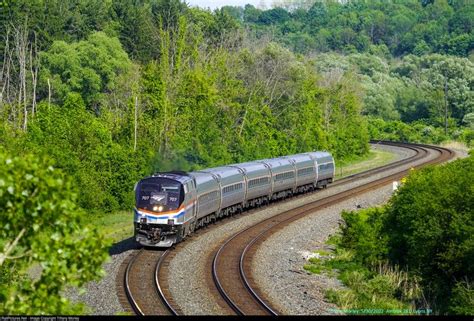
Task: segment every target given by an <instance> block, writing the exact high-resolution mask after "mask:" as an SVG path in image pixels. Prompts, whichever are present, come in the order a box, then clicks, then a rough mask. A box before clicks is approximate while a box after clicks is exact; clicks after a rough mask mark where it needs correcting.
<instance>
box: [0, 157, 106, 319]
mask: <svg viewBox="0 0 474 321" xmlns="http://www.w3.org/2000/svg"><path fill="white" fill-rule="evenodd" d="M0 163H1V164H2V165H1V166H0V207H1V208H2V216H1V221H2V222H1V223H2V224H1V228H0V248H1V249H2V250H1V253H0V272H1V273H0V275H2V276H5V275H7V276H8V277H7V278H2V277H0V278H2V280H6V282H2V283H1V284H0V298H1V300H0V312H1V313H2V314H36V315H39V314H69V313H74V314H77V313H79V312H80V311H81V307H80V306H77V305H72V304H71V303H70V302H68V301H67V300H66V299H64V298H62V297H61V295H60V292H61V291H63V290H64V288H65V286H67V285H68V286H70V285H73V286H79V287H80V286H82V285H84V284H85V282H87V281H90V280H93V279H97V278H98V277H100V276H101V275H102V269H101V265H102V263H103V262H104V260H105V259H106V257H107V252H106V251H104V248H105V246H106V245H107V242H106V241H105V240H104V237H103V236H102V235H101V234H100V233H98V231H97V230H96V229H95V228H92V227H90V226H86V224H85V221H84V214H83V212H82V211H81V210H80V209H79V208H78V207H77V205H76V204H75V203H76V200H77V194H76V193H75V190H74V189H73V188H72V185H71V182H70V180H69V179H66V178H65V175H64V174H63V173H62V171H61V170H59V169H56V168H54V167H53V165H52V163H51V161H47V160H41V159H40V158H38V157H37V156H33V155H31V154H30V155H22V156H21V157H18V156H16V157H13V156H12V155H10V154H9V153H6V152H4V151H1V152H0Z"/></svg>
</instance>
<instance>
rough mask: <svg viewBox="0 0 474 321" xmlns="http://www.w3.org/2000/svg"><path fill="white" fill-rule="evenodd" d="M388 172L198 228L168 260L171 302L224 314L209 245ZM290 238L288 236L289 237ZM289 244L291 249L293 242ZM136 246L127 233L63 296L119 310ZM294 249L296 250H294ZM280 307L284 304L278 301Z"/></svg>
mask: <svg viewBox="0 0 474 321" xmlns="http://www.w3.org/2000/svg"><path fill="white" fill-rule="evenodd" d="M376 148H377V149H383V150H387V151H391V152H394V153H395V154H396V155H397V156H396V158H395V159H394V160H393V161H396V160H398V159H402V158H407V157H409V156H411V155H413V153H414V152H413V151H411V150H407V149H401V148H398V147H392V146H384V145H378V146H376ZM408 167H409V166H407V168H408ZM391 172H393V171H387V172H385V173H383V174H379V175H377V177H370V178H366V179H363V180H361V181H359V182H358V183H352V184H345V185H341V186H334V187H333V188H328V189H326V190H321V191H319V192H316V193H313V194H309V195H305V196H302V197H298V198H295V199H292V200H290V201H287V202H281V203H277V204H274V205H272V206H269V207H267V208H264V209H261V210H259V211H252V212H248V213H245V214H243V215H241V216H239V217H238V218H237V219H232V220H224V221H223V222H222V223H220V224H219V226H213V227H212V228H209V229H208V230H207V231H205V233H202V232H201V233H200V234H201V235H199V236H197V237H193V238H192V239H189V240H187V241H186V242H185V246H184V247H183V249H182V250H180V251H179V252H178V253H177V254H176V256H175V257H174V258H173V260H172V261H171V262H170V267H169V270H170V275H169V284H170V292H171V294H172V296H173V299H174V301H175V302H176V303H177V305H179V307H180V308H181V310H182V311H183V312H184V313H185V314H223V313H224V311H223V310H222V309H221V308H220V307H219V306H217V304H216V303H215V302H214V301H213V296H212V295H211V294H210V293H209V290H208V289H207V284H206V282H205V279H204V274H205V273H210V271H207V270H206V267H205V263H206V260H207V256H208V253H209V249H210V248H214V247H215V246H217V244H218V243H219V242H221V241H222V240H224V239H225V238H228V237H230V236H231V235H233V234H234V233H236V232H237V231H238V230H240V229H242V228H244V227H248V226H250V225H252V224H255V223H256V222H258V221H260V220H262V219H265V218H267V217H271V216H274V215H276V214H278V213H281V212H282V211H285V210H289V209H291V208H293V207H295V206H298V205H303V204H305V203H308V202H311V201H314V200H316V199H320V198H323V197H326V196H328V195H330V194H333V193H337V192H340V191H342V190H345V189H348V188H353V187H355V186H357V185H359V184H363V183H365V182H367V181H370V180H373V179H376V178H378V177H382V176H385V175H389V174H390V173H391ZM372 194H373V193H371V198H372ZM351 201H352V200H351ZM351 201H349V202H351ZM352 202H354V201H352ZM326 210H328V209H326ZM328 217H330V218H328V220H327V223H325V222H322V221H321V222H320V223H318V224H316V225H314V226H313V229H314V231H313V233H314V234H317V235H319V234H321V235H326V234H324V233H327V232H323V231H320V230H322V229H323V230H328V229H330V228H336V227H337V219H336V217H335V216H334V217H332V216H330V215H329V216H328ZM318 226H319V227H318ZM285 231H286V229H285ZM283 232H284V231H281V233H283ZM277 235H279V234H277ZM269 240H270V239H269ZM289 240H291V238H290V239H289ZM288 242H290V241H288ZM288 242H287V243H288ZM295 246H296V245H295ZM294 248H295V249H296V248H297V247H294ZM135 249H136V245H135V242H134V241H133V238H129V239H126V240H123V241H121V242H119V243H117V244H116V245H115V246H114V247H113V248H112V250H111V251H110V253H111V255H110V260H109V262H107V263H105V264H104V269H105V271H106V275H105V277H104V278H103V279H102V280H100V281H98V282H89V283H88V284H87V285H86V287H85V289H86V293H84V294H82V295H79V294H78V293H77V291H76V290H75V289H69V290H68V291H66V296H67V297H69V298H70V299H72V300H73V301H76V302H77V301H81V302H84V303H85V304H86V305H87V306H88V307H89V308H90V311H89V312H90V313H91V314H100V315H113V314H118V313H123V312H124V310H123V308H122V306H121V305H120V303H119V300H118V297H117V293H116V291H115V282H116V277H117V273H118V270H119V267H120V265H121V263H122V261H123V260H124V259H125V258H126V257H127V256H128V255H129V254H130V253H131V251H134V250H135ZM313 249H314V247H313V248H308V249H306V250H304V251H311V250H313ZM302 251H303V250H302ZM294 253H297V251H296V252H294ZM296 257H298V254H296ZM292 259H293V258H292ZM298 260H299V259H298ZM298 264H299V265H298V266H299V270H296V269H295V271H298V272H290V273H292V274H295V275H298V276H300V277H301V276H302V275H303V274H305V273H306V272H303V274H301V268H302V264H300V262H299V263H298ZM295 266H296V265H295ZM276 267H278V265H275V266H274V268H273V270H272V271H271V272H272V273H277V271H276ZM278 271H279V269H278ZM258 273H260V272H258ZM259 277H260V275H259ZM261 277H262V280H263V281H264V280H265V278H264V274H262V276H261ZM321 282H323V281H321ZM324 282H326V281H324ZM274 283H275V284H274V285H273V286H275V288H278V289H281V287H280V285H279V284H280V283H279V282H278V280H277V281H275V280H274ZM306 292H308V291H306ZM269 293H270V295H274V294H273V293H272V292H269ZM308 293H309V292H308ZM275 298H276V296H275ZM272 300H273V296H272ZM283 307H285V306H284V305H283ZM323 309H324V308H321V309H319V310H317V309H316V308H314V309H313V310H311V311H323ZM298 311H299V310H298ZM292 313H293V312H292ZM295 313H299V312H295ZM308 313H316V312H308Z"/></svg>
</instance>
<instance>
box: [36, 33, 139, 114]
mask: <svg viewBox="0 0 474 321" xmlns="http://www.w3.org/2000/svg"><path fill="white" fill-rule="evenodd" d="M41 64H42V70H41V76H40V95H41V96H42V97H48V95H49V88H50V87H49V86H48V80H49V82H50V84H51V92H52V94H53V98H55V99H54V100H55V101H56V102H58V103H59V104H61V103H63V102H64V100H65V98H66V96H67V94H68V93H70V92H75V93H79V94H81V96H82V98H83V99H84V101H85V102H86V104H87V105H88V106H90V107H92V108H93V110H96V111H98V109H99V106H100V104H101V102H102V101H103V100H104V95H105V94H106V93H108V92H111V91H113V90H114V86H115V83H116V78H117V77H118V76H119V75H121V74H126V73H127V72H129V71H130V69H131V62H130V60H129V59H128V56H127V54H126V53H125V51H124V50H123V49H122V46H121V44H120V42H119V41H118V39H117V38H110V37H108V36H107V35H106V34H104V33H102V32H97V33H94V34H91V35H90V36H89V37H88V39H87V40H86V41H80V42H77V43H72V44H67V43H65V42H63V41H56V42H55V43H53V45H52V46H51V48H50V49H49V50H48V51H47V52H44V53H42V54H41Z"/></svg>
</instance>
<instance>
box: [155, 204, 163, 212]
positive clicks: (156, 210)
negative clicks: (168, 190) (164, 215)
mask: <svg viewBox="0 0 474 321" xmlns="http://www.w3.org/2000/svg"><path fill="white" fill-rule="evenodd" d="M153 211H155V212H161V211H163V206H161V205H160V206H153Z"/></svg>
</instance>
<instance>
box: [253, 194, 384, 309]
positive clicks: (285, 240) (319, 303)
mask: <svg viewBox="0 0 474 321" xmlns="http://www.w3.org/2000/svg"><path fill="white" fill-rule="evenodd" d="M391 194H392V186H391V185H389V186H385V187H383V188H380V189H377V190H375V191H371V192H369V193H366V194H362V195H359V196H356V197H354V198H352V199H350V200H346V201H343V202H341V203H338V204H336V205H333V206H331V207H328V208H325V209H323V210H320V211H317V212H314V214H311V215H308V216H306V217H304V218H302V219H300V220H298V221H296V222H294V223H292V224H290V225H288V226H287V227H285V228H284V229H282V230H280V231H278V232H277V233H275V234H273V235H272V236H270V237H269V238H268V239H267V240H265V241H264V242H263V244H262V246H261V247H259V249H258V250H257V252H256V255H255V257H254V260H253V262H252V273H253V276H254V278H255V279H256V280H258V286H259V288H260V290H261V291H262V293H265V298H266V299H267V300H268V301H269V302H272V304H274V303H276V304H274V305H277V306H276V308H277V309H278V311H279V312H280V313H282V314H285V315H296V314H333V313H334V312H336V311H337V306H335V305H333V304H331V303H328V302H326V301H325V299H324V290H325V289H328V288H337V287H340V286H341V285H340V283H339V281H338V280H337V279H335V278H329V277H327V276H324V275H318V274H310V273H309V272H307V271H305V270H304V269H303V266H304V264H306V263H307V262H308V261H307V260H308V258H309V256H310V255H311V253H312V252H313V251H314V250H316V249H323V248H324V242H325V241H326V240H327V238H328V236H330V235H331V234H333V233H335V232H336V231H337V229H338V222H339V220H340V219H341V215H340V213H341V212H342V211H343V210H356V209H360V208H366V207H370V206H375V205H379V204H383V203H385V202H386V201H387V200H388V199H389V197H390V195H391Z"/></svg>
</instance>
